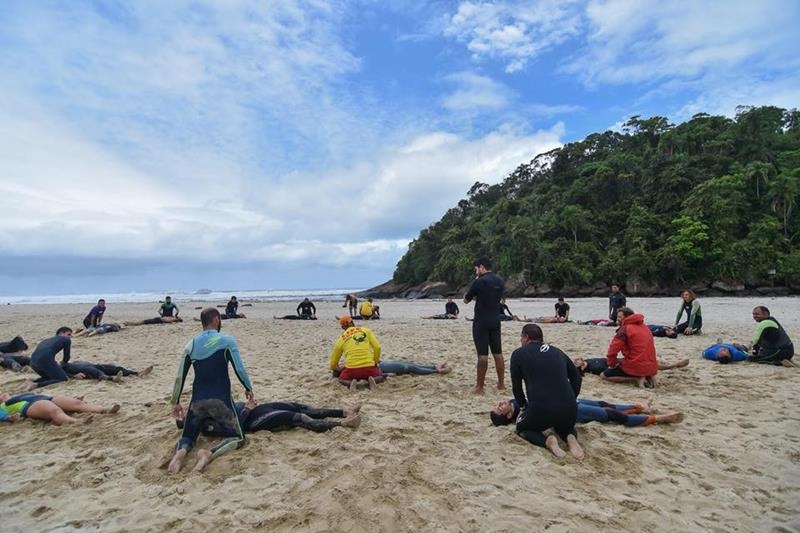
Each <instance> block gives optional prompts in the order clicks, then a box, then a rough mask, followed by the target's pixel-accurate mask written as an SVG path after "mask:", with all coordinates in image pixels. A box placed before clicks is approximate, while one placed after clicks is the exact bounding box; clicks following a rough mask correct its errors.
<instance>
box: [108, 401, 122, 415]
mask: <svg viewBox="0 0 800 533" xmlns="http://www.w3.org/2000/svg"><path fill="white" fill-rule="evenodd" d="M119 407H120V406H119V404H118V403H115V404H114V405H112V406H111V407H109V408H108V409H106V413H107V414H110V415H112V414H114V413H118V412H119Z"/></svg>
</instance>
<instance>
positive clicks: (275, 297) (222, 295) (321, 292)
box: [0, 288, 364, 305]
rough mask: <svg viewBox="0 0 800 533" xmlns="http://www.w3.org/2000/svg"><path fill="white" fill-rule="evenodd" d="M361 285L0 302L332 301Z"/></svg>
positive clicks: (1, 299)
mask: <svg viewBox="0 0 800 533" xmlns="http://www.w3.org/2000/svg"><path fill="white" fill-rule="evenodd" d="M363 290H364V289H363V288H360V289H248V290H222V289H198V290H193V291H185V290H176V291H157V292H121V293H106V294H99V293H95V294H58V295H44V296H0V305H6V304H11V305H16V304H81V303H95V302H97V300H98V299H100V298H105V300H106V301H107V302H109V303H112V302H117V303H141V302H158V301H161V300H163V299H164V297H165V296H167V295H169V296H172V300H173V301H174V302H176V303H180V302H193V301H195V302H197V301H199V302H209V301H227V300H228V299H229V298H230V297H231V296H236V298H237V299H238V300H239V301H240V302H243V303H246V302H282V301H294V300H302V299H303V298H310V299H311V300H319V301H326V300H328V301H333V300H341V299H343V298H344V295H346V294H350V293H355V292H359V291H363Z"/></svg>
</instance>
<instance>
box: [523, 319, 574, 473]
mask: <svg viewBox="0 0 800 533" xmlns="http://www.w3.org/2000/svg"><path fill="white" fill-rule="evenodd" d="M520 341H521V344H522V346H521V347H520V348H517V349H516V350H514V353H512V354H511V362H510V367H511V388H512V390H513V391H514V399H515V400H516V402H517V404H518V405H519V406H520V409H521V411H520V414H519V417H518V418H517V434H519V436H520V437H522V438H523V439H525V440H527V441H528V442H530V443H531V444H535V445H536V446H541V447H542V448H547V449H548V450H550V451H551V452H552V453H553V455H555V456H556V457H565V456H566V452H564V450H562V449H561V447H560V446H559V445H558V439H557V438H556V436H555V435H548V436H546V437H545V435H544V433H543V431H545V430H547V429H550V428H553V429H554V430H555V432H556V434H557V435H558V436H559V437H561V438H562V439H563V440H564V441H566V443H567V446H568V447H569V452H570V453H571V454H572V455H573V456H574V457H575V458H576V459H583V456H584V453H583V449H582V448H581V445H580V444H579V443H578V439H577V434H576V433H575V423H576V422H577V419H578V406H577V403H576V402H577V399H578V394H579V393H580V392H581V375H580V373H579V372H578V369H577V368H576V367H575V365H574V364H573V362H572V360H570V358H569V357H567V355H566V354H565V353H564V352H562V351H561V350H559V349H558V348H556V347H555V346H552V345H550V344H546V343H545V342H544V338H543V336H542V328H540V327H539V326H537V325H536V324H526V325H525V326H524V327H523V328H522V333H521V334H520ZM523 382H524V384H525V390H524V391H523V389H522V384H523Z"/></svg>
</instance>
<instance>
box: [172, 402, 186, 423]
mask: <svg viewBox="0 0 800 533" xmlns="http://www.w3.org/2000/svg"><path fill="white" fill-rule="evenodd" d="M185 416H186V415H185V413H184V412H183V406H182V405H181V404H179V403H176V404H175V405H173V406H172V417H173V418H174V419H175V420H183V419H184V417H185Z"/></svg>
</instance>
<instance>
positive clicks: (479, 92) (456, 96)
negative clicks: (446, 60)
mask: <svg viewBox="0 0 800 533" xmlns="http://www.w3.org/2000/svg"><path fill="white" fill-rule="evenodd" d="M445 80H446V81H448V82H450V83H452V84H454V85H456V87H457V88H456V90H455V91H453V92H452V93H450V94H448V95H447V96H446V97H445V99H444V101H443V103H442V105H443V106H444V107H445V108H446V109H448V110H450V111H456V112H458V111H475V110H487V111H492V110H499V109H504V108H505V107H506V106H508V104H509V102H510V100H511V99H513V97H514V94H513V92H512V91H511V90H510V89H509V88H508V87H506V86H505V85H503V84H502V83H499V82H497V81H494V80H493V79H491V78H489V77H487V76H481V75H479V74H475V73H474V72H458V73H455V74H450V75H448V76H445Z"/></svg>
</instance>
